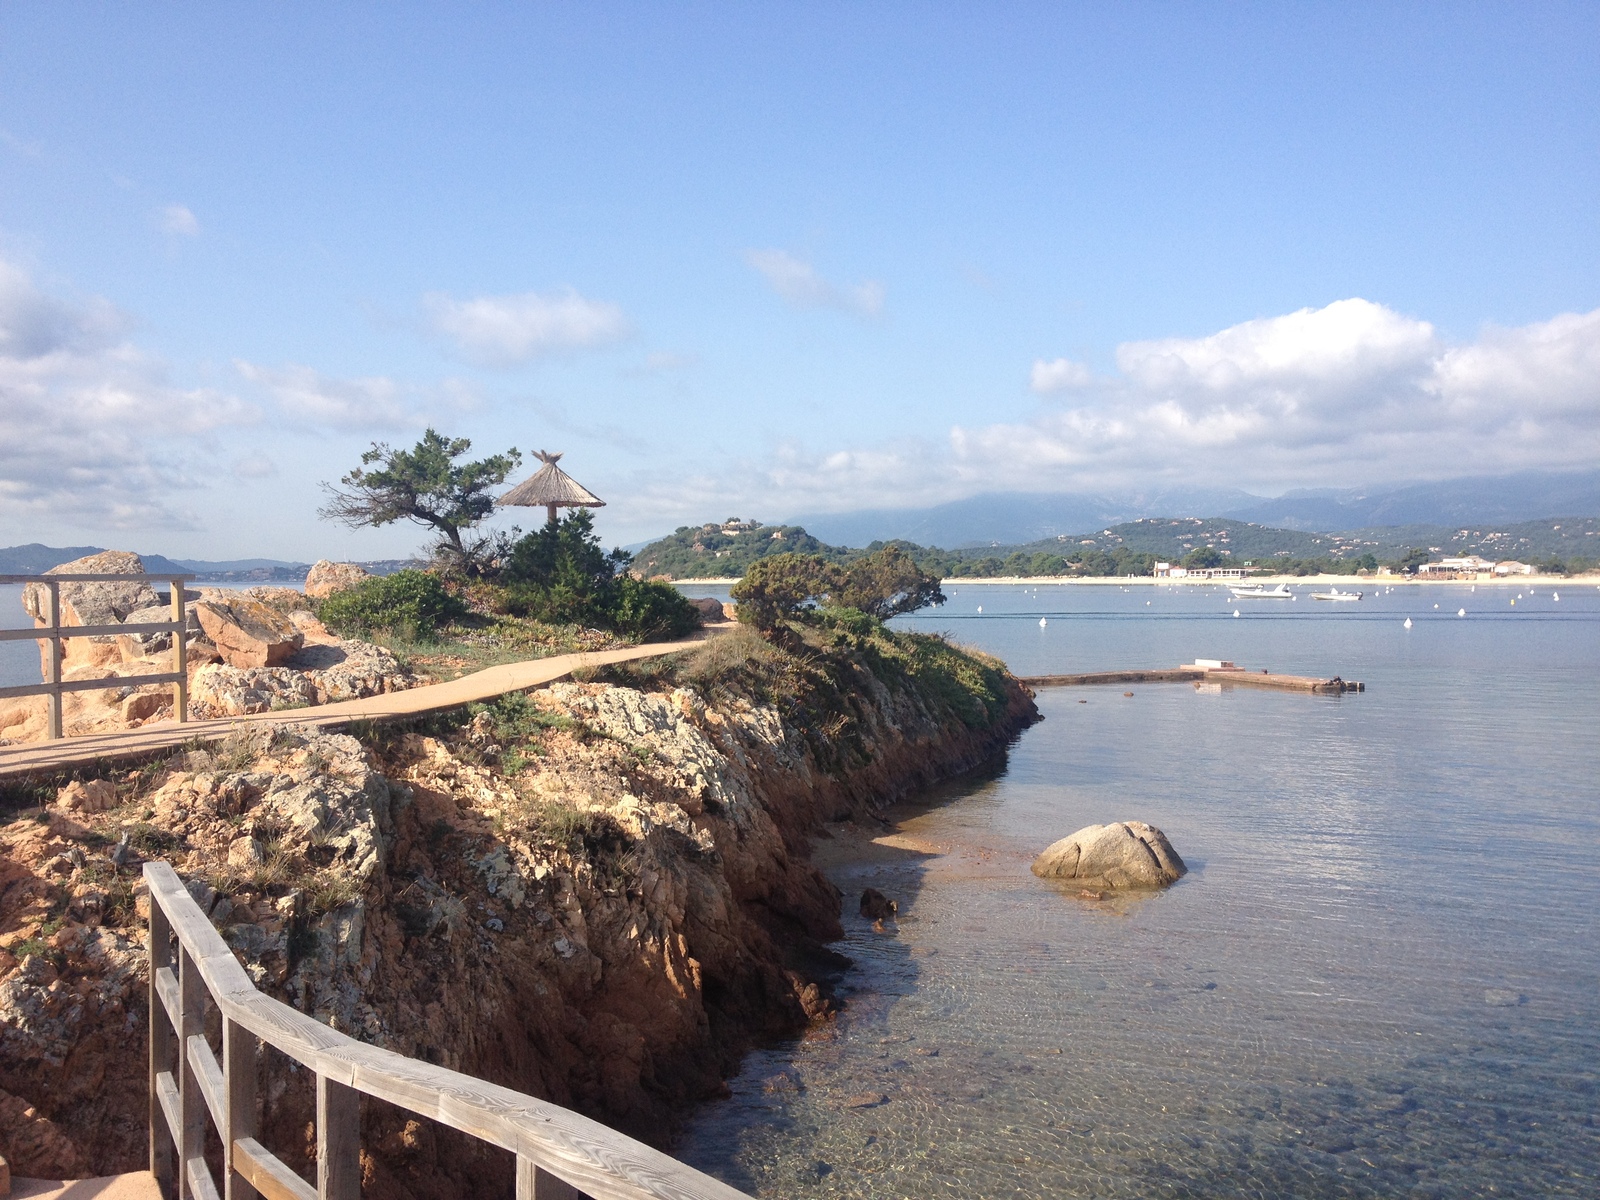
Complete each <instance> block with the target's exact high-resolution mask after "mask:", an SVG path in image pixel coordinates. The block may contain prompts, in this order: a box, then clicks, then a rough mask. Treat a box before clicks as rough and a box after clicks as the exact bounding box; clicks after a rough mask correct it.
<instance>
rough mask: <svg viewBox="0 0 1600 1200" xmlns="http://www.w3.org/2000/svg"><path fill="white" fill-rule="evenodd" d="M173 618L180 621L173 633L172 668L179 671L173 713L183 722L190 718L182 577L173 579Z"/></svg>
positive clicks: (187, 654)
mask: <svg viewBox="0 0 1600 1200" xmlns="http://www.w3.org/2000/svg"><path fill="white" fill-rule="evenodd" d="M172 619H173V620H174V621H176V622H177V623H178V628H177V629H175V630H173V633H172V669H173V670H174V671H176V672H177V673H178V679H177V681H176V682H175V683H173V685H172V715H173V716H175V717H176V718H177V719H178V720H179V721H180V722H183V721H187V720H188V719H189V646H188V641H189V635H188V630H187V629H186V628H185V626H184V612H183V580H181V579H174V580H173V581H172Z"/></svg>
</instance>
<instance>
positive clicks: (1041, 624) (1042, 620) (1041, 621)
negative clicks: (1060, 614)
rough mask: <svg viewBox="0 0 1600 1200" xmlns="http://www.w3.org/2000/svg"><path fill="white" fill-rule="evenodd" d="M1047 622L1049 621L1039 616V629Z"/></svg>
mask: <svg viewBox="0 0 1600 1200" xmlns="http://www.w3.org/2000/svg"><path fill="white" fill-rule="evenodd" d="M1048 624H1050V622H1049V621H1046V620H1045V619H1044V618H1043V617H1040V618H1039V628H1040V629H1043V628H1044V627H1045V626H1046V625H1048Z"/></svg>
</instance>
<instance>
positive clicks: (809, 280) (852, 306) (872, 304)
mask: <svg viewBox="0 0 1600 1200" xmlns="http://www.w3.org/2000/svg"><path fill="white" fill-rule="evenodd" d="M744 260H745V262H747V263H749V264H750V266H752V267H754V268H755V269H756V271H758V272H759V273H760V274H761V276H762V277H763V278H764V279H766V281H767V283H768V284H770V285H771V287H772V290H773V291H775V292H777V293H778V295H780V296H782V297H783V298H784V299H785V300H787V301H788V302H789V303H790V304H794V305H797V306H799V307H801V308H837V309H842V310H843V311H845V312H853V313H857V314H859V315H861V316H865V317H875V316H877V315H878V314H879V313H881V312H882V311H883V298H884V290H883V284H881V283H879V282H878V281H877V280H874V279H868V280H864V281H863V282H861V283H858V284H856V285H855V286H854V287H839V286H838V285H836V284H832V283H829V282H828V281H827V280H826V279H824V278H823V277H822V276H821V275H818V274H817V272H816V268H814V267H813V266H812V265H811V264H810V263H808V262H806V261H804V260H803V259H799V258H796V257H795V256H794V255H792V254H790V253H789V252H788V251H786V250H747V251H745V255H744Z"/></svg>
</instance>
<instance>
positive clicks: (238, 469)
mask: <svg viewBox="0 0 1600 1200" xmlns="http://www.w3.org/2000/svg"><path fill="white" fill-rule="evenodd" d="M233 473H234V474H235V475H237V476H238V477H239V478H240V479H271V478H272V477H273V476H274V475H276V474H277V473H278V464H277V463H275V462H273V461H272V459H270V458H268V457H267V456H266V455H265V454H262V453H261V452H260V451H257V452H256V453H254V454H246V455H244V456H243V457H242V458H237V459H235V460H234V462H233Z"/></svg>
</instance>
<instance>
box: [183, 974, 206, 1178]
mask: <svg viewBox="0 0 1600 1200" xmlns="http://www.w3.org/2000/svg"><path fill="white" fill-rule="evenodd" d="M205 997H206V984H205V980H204V979H202V978H201V977H200V969H199V968H198V967H197V966H195V962H194V958H193V957H192V956H191V955H190V953H189V948H188V947H187V946H184V945H181V944H180V945H179V947H178V1018H179V1019H178V1065H179V1067H180V1068H181V1074H180V1075H179V1079H180V1082H179V1084H178V1094H179V1096H180V1097H181V1099H182V1108H181V1111H182V1114H183V1117H182V1124H183V1128H181V1129H180V1130H178V1200H191V1197H193V1196H194V1195H195V1191H194V1188H193V1187H192V1186H190V1183H189V1164H190V1162H191V1160H198V1163H199V1167H200V1170H202V1171H206V1170H209V1169H210V1168H208V1167H207V1166H206V1159H205V1153H206V1098H205V1093H203V1092H202V1091H201V1090H200V1080H199V1079H198V1078H196V1077H195V1070H194V1064H193V1063H191V1062H190V1061H189V1039H190V1038H191V1037H194V1036H196V1035H203V1034H204V1033H205Z"/></svg>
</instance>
